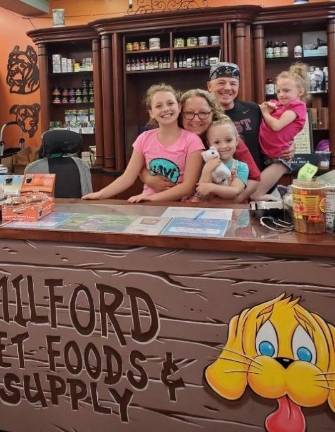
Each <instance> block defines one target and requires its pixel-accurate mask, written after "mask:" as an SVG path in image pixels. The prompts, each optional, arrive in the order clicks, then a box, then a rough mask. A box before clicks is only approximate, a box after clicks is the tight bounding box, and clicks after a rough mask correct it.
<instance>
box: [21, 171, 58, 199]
mask: <svg viewBox="0 0 335 432" xmlns="http://www.w3.org/2000/svg"><path fill="white" fill-rule="evenodd" d="M55 181H56V174H25V176H24V178H23V183H22V186H21V194H24V193H26V192H45V193H47V194H49V195H50V196H52V195H53V194H54V191H55Z"/></svg>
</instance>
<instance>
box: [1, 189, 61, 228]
mask: <svg viewBox="0 0 335 432" xmlns="http://www.w3.org/2000/svg"><path fill="white" fill-rule="evenodd" d="M54 206H55V201H54V198H53V197H51V196H49V195H48V194H46V193H43V192H35V193H34V192H28V193H26V194H24V195H21V196H19V197H11V198H9V199H8V200H7V201H6V203H5V204H3V206H2V220H3V221H26V222H29V221H37V220H39V219H41V218H42V217H43V216H46V215H48V214H49V213H51V212H52V211H53V210H54Z"/></svg>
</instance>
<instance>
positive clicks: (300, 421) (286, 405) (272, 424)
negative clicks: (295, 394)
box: [265, 396, 306, 432]
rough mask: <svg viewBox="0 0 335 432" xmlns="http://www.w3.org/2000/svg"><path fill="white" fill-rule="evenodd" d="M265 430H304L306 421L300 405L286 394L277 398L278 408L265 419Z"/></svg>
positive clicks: (270, 431) (292, 431)
mask: <svg viewBox="0 0 335 432" xmlns="http://www.w3.org/2000/svg"><path fill="white" fill-rule="evenodd" d="M265 428H266V430H267V432H305V430H306V423H305V417H304V414H303V412H302V411H301V407H300V406H299V405H296V404H295V403H294V402H292V401H291V399H289V398H288V397H287V396H283V397H282V398H280V399H278V409H277V410H276V411H274V412H273V413H271V414H270V415H269V416H268V417H267V418H266V420H265Z"/></svg>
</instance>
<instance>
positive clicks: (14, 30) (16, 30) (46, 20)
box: [0, 0, 322, 146]
mask: <svg viewBox="0 0 335 432" xmlns="http://www.w3.org/2000/svg"><path fill="white" fill-rule="evenodd" d="M199 1H200V0H199ZM320 1H322V0H310V2H311V3H318V2H320ZM133 3H134V5H135V4H136V0H133ZM292 3H293V0H268V1H264V0H263V1H262V0H258V1H257V0H255V1H249V2H248V3H247V4H249V5H261V6H277V5H287V4H292ZM241 4H246V2H245V0H208V6H210V7H217V6H229V5H230V6H233V5H241ZM52 8H64V9H65V24H66V25H76V24H83V23H87V22H89V21H93V20H96V19H100V18H103V17H115V16H122V15H125V14H126V13H127V8H128V0H79V1H78V0H50V9H52ZM50 25H51V19H50V15H45V16H43V17H39V18H27V17H22V16H20V15H17V14H15V13H13V12H10V11H8V10H6V9H3V8H0V40H1V51H0V94H1V104H0V126H1V125H2V124H3V123H4V122H7V121H9V120H13V119H14V116H13V115H9V109H10V107H11V106H12V105H14V104H28V105H30V104H33V103H35V102H37V103H40V100H39V99H40V94H39V91H38V90H37V91H36V92H35V93H32V94H31V95H18V94H11V93H10V92H9V87H8V86H7V84H6V75H7V61H8V54H9V53H10V52H11V51H12V50H13V48H14V46H15V45H19V46H20V49H23V50H25V49H26V46H27V45H32V46H34V45H33V43H32V41H31V40H30V38H28V37H27V36H26V32H27V31H29V30H32V29H35V28H42V27H49V26H50ZM14 129H16V128H14V127H12V128H10V129H8V130H7V134H6V138H7V135H8V139H7V142H8V143H9V144H10V145H11V146H15V145H16V143H17V139H18V137H19V135H20V134H19V133H14ZM24 137H25V139H26V142H27V143H28V144H30V145H32V146H36V145H39V142H40V131H39V130H38V131H37V132H36V134H35V136H34V137H33V138H29V137H28V135H27V134H26V135H25V136H24Z"/></svg>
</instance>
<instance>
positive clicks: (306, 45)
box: [302, 31, 328, 57]
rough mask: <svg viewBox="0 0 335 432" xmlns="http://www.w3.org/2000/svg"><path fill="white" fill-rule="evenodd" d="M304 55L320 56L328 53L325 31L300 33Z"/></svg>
mask: <svg viewBox="0 0 335 432" xmlns="http://www.w3.org/2000/svg"><path fill="white" fill-rule="evenodd" d="M302 46H303V55H304V57H318V56H320V57H322V56H327V55H328V47H327V34H326V32H325V31H311V32H304V33H303V34H302Z"/></svg>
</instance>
